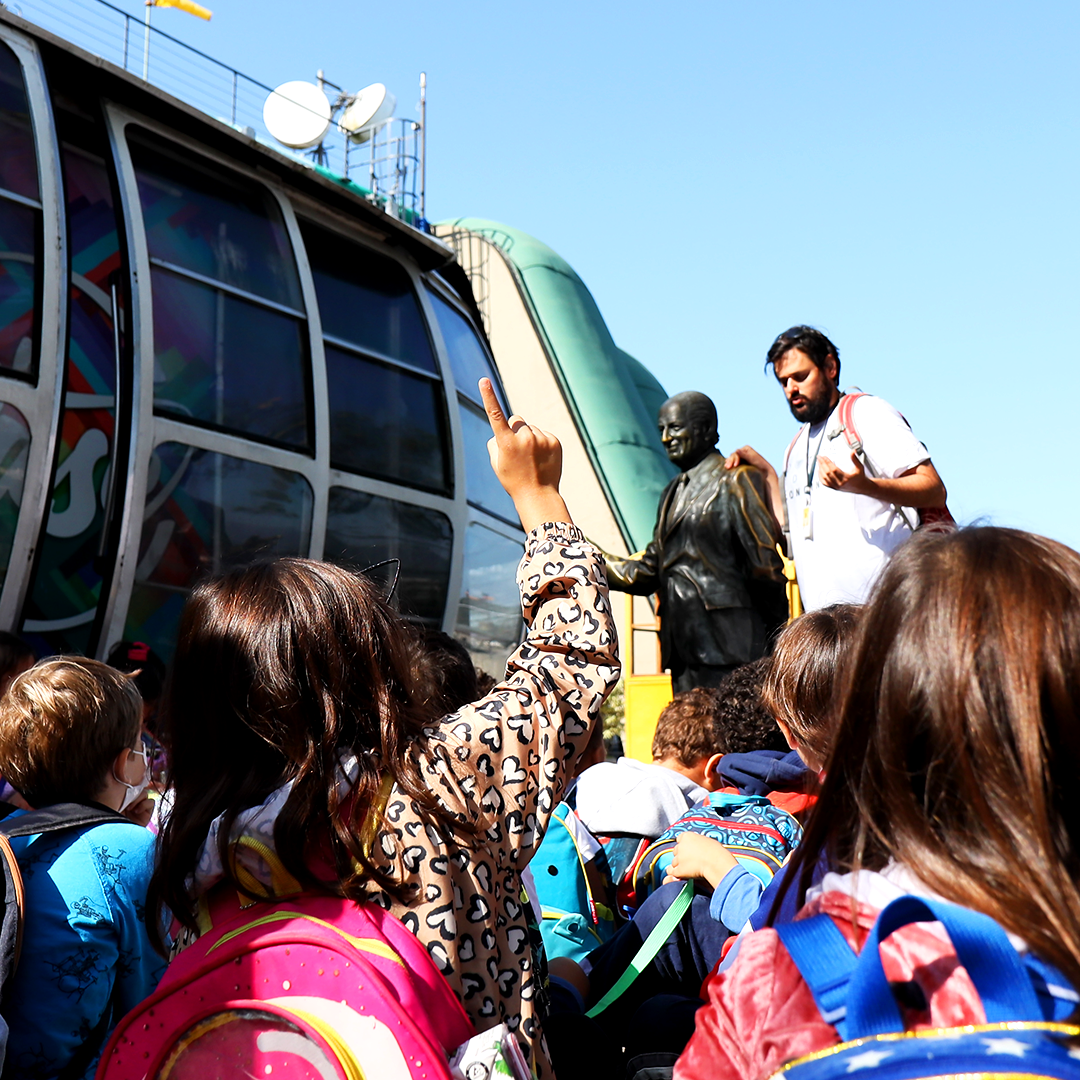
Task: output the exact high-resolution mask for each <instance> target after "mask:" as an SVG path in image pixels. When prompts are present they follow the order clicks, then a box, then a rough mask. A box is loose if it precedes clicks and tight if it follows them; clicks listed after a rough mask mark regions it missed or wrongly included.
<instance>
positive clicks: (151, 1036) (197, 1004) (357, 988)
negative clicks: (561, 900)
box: [96, 886, 475, 1080]
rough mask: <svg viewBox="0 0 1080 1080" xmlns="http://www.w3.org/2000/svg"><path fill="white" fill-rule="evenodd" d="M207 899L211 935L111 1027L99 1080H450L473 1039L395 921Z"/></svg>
mask: <svg viewBox="0 0 1080 1080" xmlns="http://www.w3.org/2000/svg"><path fill="white" fill-rule="evenodd" d="M211 897H212V899H211V903H210V907H209V909H208V917H209V923H210V925H209V926H208V928H207V930H206V932H204V933H203V934H202V936H200V937H199V938H198V940H196V941H195V942H194V943H193V944H192V945H190V946H188V948H186V949H185V950H184V951H183V952H181V953H180V954H179V955H178V956H177V957H176V959H175V960H174V961H173V962H172V963H171V964H170V965H169V968H168V970H167V971H166V973H165V976H164V978H163V979H162V980H161V983H160V984H159V986H158V988H157V990H155V991H154V993H153V994H152V995H151V996H150V997H148V998H147V999H146V1000H145V1001H144V1002H142V1004H140V1005H139V1006H138V1007H137V1008H135V1009H134V1010H133V1011H132V1012H130V1013H129V1014H128V1015H127V1016H125V1017H124V1019H123V1020H121V1021H120V1023H119V1024H118V1025H117V1027H116V1030H115V1031H114V1032H113V1035H112V1038H111V1039H110V1040H109V1043H108V1045H107V1046H106V1047H105V1051H104V1053H103V1054H102V1055H101V1061H100V1063H99V1065H98V1070H97V1077H96V1080H144V1078H145V1080H166V1078H167V1080H209V1078H212V1077H217V1076H246V1077H257V1078H258V1080H363V1078H365V1077H366V1078H368V1080H449V1078H450V1071H449V1068H448V1066H447V1058H448V1055H449V1054H450V1052H452V1051H453V1050H454V1049H455V1048H456V1047H457V1046H458V1045H459V1044H460V1043H463V1042H464V1041H465V1040H466V1039H469V1038H471V1037H472V1036H473V1035H474V1034H475V1031H474V1028H473V1025H472V1023H471V1022H470V1021H469V1019H468V1017H467V1016H466V1015H465V1010H464V1009H463V1008H462V1007H461V1003H460V1002H459V1001H458V999H457V998H456V997H455V996H454V993H453V991H452V990H451V989H450V986H449V984H448V983H447V982H446V980H445V979H444V978H443V976H442V974H441V973H440V972H439V971H438V969H437V968H436V967H435V964H434V963H433V962H432V960H431V958H430V957H429V956H428V954H427V950H426V949H424V947H423V946H422V945H421V944H420V943H419V942H418V941H417V940H416V938H415V937H413V935H412V934H411V933H409V931H408V930H407V929H406V928H405V927H404V926H403V925H402V924H401V923H400V922H399V921H398V920H397V919H395V918H394V917H393V916H392V915H390V914H389V913H388V912H386V911H384V910H383V909H382V908H380V907H377V906H376V905H374V904H357V903H355V902H353V901H351V900H343V899H339V898H337V897H331V896H314V895H311V894H302V895H300V896H296V897H294V898H292V899H287V900H280V901H277V902H274V903H255V904H250V905H249V906H247V907H245V908H241V907H240V901H239V899H238V897H237V894H236V893H235V892H233V891H231V890H229V889H227V888H225V887H224V886H219V887H218V888H217V889H215V890H214V891H213V893H212V894H211ZM204 910H206V909H204Z"/></svg>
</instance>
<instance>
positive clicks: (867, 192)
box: [27, 0, 1080, 547]
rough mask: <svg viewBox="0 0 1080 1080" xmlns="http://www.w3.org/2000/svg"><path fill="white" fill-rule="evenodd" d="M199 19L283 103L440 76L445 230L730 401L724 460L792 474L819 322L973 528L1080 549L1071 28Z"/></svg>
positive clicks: (1074, 39) (966, 12) (438, 181)
mask: <svg viewBox="0 0 1080 1080" xmlns="http://www.w3.org/2000/svg"><path fill="white" fill-rule="evenodd" d="M117 2H118V3H119V5H120V6H123V7H125V8H127V9H128V10H130V11H131V12H132V13H133V14H138V15H139V16H140V17H141V12H142V6H141V4H137V3H135V2H134V0H117ZM206 2H207V3H208V4H209V6H211V7H212V8H213V9H214V19H213V21H212V22H210V23H209V24H207V23H202V22H199V21H198V20H195V19H193V18H191V17H190V16H188V15H185V14H182V13H180V12H177V11H156V12H155V13H154V21H155V25H157V26H160V27H162V28H163V29H168V30H169V31H170V32H171V33H174V34H176V35H177V36H178V37H181V38H182V39H184V40H186V41H188V42H190V43H191V44H193V45H196V46H197V47H199V48H200V49H203V50H204V51H206V52H208V53H210V54H211V55H212V56H216V57H218V58H220V59H223V60H225V61H227V62H228V63H230V64H232V65H234V66H235V67H237V68H239V69H240V70H241V71H244V72H245V73H247V74H249V75H251V76H253V77H254V78H256V79H259V80H260V81H262V82H265V83H268V84H270V85H277V84H278V83H281V82H284V81H286V80H288V79H298V78H309V79H310V78H313V77H314V74H315V71H316V69H317V68H320V67H321V68H323V69H325V71H326V74H327V76H328V77H329V78H331V79H333V80H334V81H335V82H338V83H341V84H344V85H345V86H347V87H348V88H349V89H358V88H359V87H361V86H363V85H366V84H368V83H371V82H374V81H382V82H385V83H387V84H388V86H389V87H390V88H391V90H393V91H394V92H395V93H396V94H397V96H398V101H399V112H405V111H409V107H410V106H411V104H412V103H413V102H414V101H415V100H416V97H417V92H416V83H417V76H418V73H419V72H420V71H421V70H426V71H427V73H428V85H429V114H428V121H429V123H428V130H429V140H428V154H429V167H428V211H429V217H431V218H433V219H436V220H437V219H439V218H443V217H456V216H458V215H464V214H468V215H477V216H482V217H488V218H493V219H496V220H500V221H503V222H505V223H507V224H511V225H514V226H516V227H518V228H521V229H524V230H525V231H527V232H530V233H532V234H533V235H535V236H537V237H538V238H539V239H541V240H543V241H544V242H546V243H547V244H549V245H550V246H551V247H553V248H554V249H555V250H556V251H558V252H559V253H560V254H561V255H563V256H564V257H565V258H566V259H567V260H568V261H569V262H570V263H571V265H573V266H574V267H575V269H576V270H577V271H578V272H579V273H580V275H581V276H582V278H583V279H584V281H585V283H586V284H587V285H588V286H589V288H590V289H591V290H592V292H593V295H594V296H595V297H596V300H597V302H598V303H599V305H600V309H601V311H602V312H603V313H604V316H605V318H606V319H607V322H608V325H609V326H610V328H611V331H612V333H613V335H614V337H615V339H616V341H617V342H618V343H619V344H620V345H621V346H622V347H623V348H624V349H626V350H627V351H629V352H631V353H633V354H634V355H635V356H637V357H638V358H639V359H640V360H641V361H642V362H644V363H645V364H646V365H647V366H648V367H649V368H650V369H651V370H652V371H653V372H654V373H655V374H656V375H657V376H658V378H659V379H660V381H661V382H662V383H663V384H664V386H665V387H666V388H667V389H668V390H669V392H676V391H679V390H685V389H698V390H702V391H704V392H706V393H708V394H710V395H712V396H713V397H714V399H715V400H716V402H717V406H718V409H719V413H720V424H721V447H722V448H723V449H730V448H733V447H735V446H737V445H740V444H742V443H745V442H750V443H752V444H753V445H755V446H756V447H757V448H758V449H759V450H761V451H762V452H763V453H765V454H766V456H768V457H769V458H770V459H771V460H772V461H773V462H774V463H778V462H779V459H780V458H781V457H782V454H783V451H784V448H785V447H786V445H787V442H788V440H789V439H790V437H791V435H792V434H793V433H794V421H792V419H791V417H790V415H789V414H788V412H787V409H786V406H785V404H784V402H783V399H782V396H781V394H780V391H779V389H778V387H777V386H776V384H775V382H774V381H773V380H772V379H771V377H770V376H767V375H766V374H764V373H763V371H762V362H763V360H764V354H765V350H766V349H767V347H768V345H769V343H770V342H771V340H772V339H773V337H774V336H775V335H776V334H777V333H778V332H779V331H780V330H782V329H784V328H785V327H787V326H789V325H791V324H792V323H796V322H809V323H812V324H814V325H817V326H819V327H821V328H822V329H824V330H825V331H826V332H827V333H828V334H829V335H830V337H832V338H833V340H834V341H835V342H836V343H837V345H838V346H839V348H840V352H841V360H842V363H843V378H842V381H843V383H844V384H849V383H857V384H858V385H859V386H861V387H862V388H863V389H864V390H868V391H871V392H874V393H878V394H880V395H882V396H884V397H886V398H887V399H888V400H890V401H891V402H892V403H893V404H894V405H896V406H897V407H898V408H899V409H901V411H902V412H904V413H905V415H906V416H907V417H908V419H909V420H910V421H911V423H912V425H913V427H914V429H915V431H916V433H917V434H918V435H919V436H920V438H922V439H923V440H924V441H925V442H926V443H927V445H928V446H929V448H930V451H931V453H932V455H933V458H934V461H935V463H936V465H937V466H938V469H939V471H940V473H941V474H942V477H943V478H944V480H945V482H946V484H947V486H948V488H949V493H950V505H951V507H952V508H953V511H954V513H955V514H956V516H957V517H958V518H960V519H961V520H964V521H971V520H976V519H979V520H984V521H991V522H994V523H997V524H1006V525H1016V526H1020V527H1023V528H1029V529H1033V530H1036V531H1039V532H1043V533H1045V534H1047V535H1049V536H1053V537H1055V538H1058V539H1060V540H1064V541H1065V542H1067V543H1069V544H1071V545H1072V546H1074V547H1080V512H1078V510H1077V506H1076V504H1075V503H1073V502H1072V498H1071V497H1070V494H1069V492H1070V489H1069V487H1068V485H1067V484H1066V483H1065V477H1066V473H1067V468H1066V466H1067V462H1068V460H1069V457H1070V455H1071V452H1072V451H1073V443H1072V439H1071V434H1072V432H1073V431H1074V430H1075V428H1076V427H1077V420H1076V411H1077V410H1076V407H1075V403H1074V401H1073V399H1072V398H1070V396H1069V395H1070V393H1071V391H1070V390H1069V386H1070V385H1071V381H1072V379H1071V376H1069V374H1068V373H1069V371H1070V370H1071V368H1070V363H1071V361H1070V360H1069V355H1071V354H1072V352H1073V349H1074V348H1075V345H1074V344H1073V342H1074V340H1075V339H1074V338H1073V336H1072V330H1073V329H1074V327H1075V326H1076V317H1077V285H1078V281H1077V254H1076V252H1077V246H1078V245H1077V240H1078V231H1080V228H1078V226H1080V214H1078V210H1077V203H1078V200H1077V193H1076V189H1077V186H1078V184H1077V178H1078V177H1080V150H1078V141H1077V89H1078V87H1077V78H1078V77H1077V72H1078V71H1080V63H1078V59H1080V58H1078V56H1077V53H1078V51H1080V45H1078V42H1080V6H1078V5H1076V4H1066V3H1040V2H1034V3H1030V4H1026V5H1020V4H1017V3H1009V4H1005V3H1000V2H993V0H990V2H986V0H984V2H982V3H978V4H976V3H970V2H955V0H954V2H950V3H948V4H941V3H940V2H937V3H926V2H922V0H908V2H907V3H905V4H903V5H901V4H884V3H868V2H866V0H861V2H831V3H830V2H818V3H814V4H807V3H805V2H804V3H794V2H790V0H771V2H770V3H768V4H760V3H758V4H752V3H746V2H742V3H730V2H713V3H675V4H669V5H656V4H643V3H635V2H629V3H619V4H615V3H595V2H589V0H577V2H570V0H548V2H546V3H544V4H542V5H531V4H530V5H525V4H507V3H505V2H502V3H494V2H489V0H472V2H471V3H469V4H448V3H438V4H436V3H430V2H423V0H419V2H415V3H412V4H410V5H397V4H394V5H390V4H382V5H379V4H351V5H346V4H343V3H338V2H334V3H327V2H322V3H315V4H310V3H309V4H307V5H304V4H296V3H284V2H282V0H266V2H263V3H254V2H251V0H206ZM27 15H28V16H30V17H33V16H32V14H31V10H30V3H29V2H28V3H27ZM1062 363H1064V364H1065V371H1066V376H1067V378H1066V381H1065V383H1064V384H1063V385H1061V386H1058V384H1057V377H1056V372H1057V371H1058V370H1059V367H1060V365H1061V364H1062ZM1078 377H1080V376H1078Z"/></svg>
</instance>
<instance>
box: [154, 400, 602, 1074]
mask: <svg viewBox="0 0 1080 1080" xmlns="http://www.w3.org/2000/svg"><path fill="white" fill-rule="evenodd" d="M480 387H481V391H482V393H483V397H484V402H485V405H486V407H487V411H488V416H489V418H490V421H491V426H492V430H493V437H492V439H491V441H490V442H489V444H488V449H489V452H490V455H491V462H492V467H493V468H494V470H495V473H496V475H497V476H498V477H499V480H500V481H501V482H502V484H503V486H504V487H505V488H506V490H507V492H508V493H509V494H510V496H511V497H512V498H513V500H514V505H515V507H516V508H517V512H518V514H519V516H520V518H521V523H522V526H523V528H524V529H525V531H526V533H527V538H526V541H525V555H524V558H523V559H522V562H521V566H520V568H519V571H518V583H519V586H520V589H521V599H522V614H523V617H524V619H525V623H526V626H527V634H526V637H525V640H524V642H523V643H522V644H521V645H520V646H519V647H518V649H517V650H516V651H515V652H514V653H513V654H512V655H511V656H510V658H509V660H508V662H507V669H506V674H505V676H504V678H503V680H502V681H501V682H499V683H498V684H497V685H496V686H495V688H494V689H493V690H492V691H491V692H490V693H489V694H488V695H487V696H486V697H485V698H483V699H482V700H480V701H478V702H476V703H475V704H473V705H468V706H466V707H465V708H463V709H461V710H459V711H458V712H457V713H454V714H452V715H451V716H448V717H444V718H441V719H440V718H437V717H431V716H430V715H425V713H424V711H423V709H422V707H421V705H420V704H419V700H418V697H417V694H416V687H415V684H414V676H413V674H412V670H411V666H410V655H411V654H410V652H409V650H408V649H407V647H406V642H407V635H408V628H407V627H406V626H405V625H404V624H403V622H402V620H401V619H400V618H399V616H398V615H396V614H395V613H394V612H393V611H392V610H391V608H390V607H389V606H388V604H387V603H386V602H385V600H384V599H383V597H382V595H381V593H380V590H379V588H378V587H377V586H376V585H375V584H373V583H372V582H370V581H369V580H367V579H366V578H364V577H363V576H362V575H359V574H355V573H351V572H349V571H347V570H344V569H341V568H340V567H337V566H332V565H330V564H328V563H319V562H312V561H309V560H305V559H279V560H276V561H274V562H271V563H266V564H263V565H260V566H255V567H251V568H247V569H242V570H236V571H233V572H232V573H228V574H225V575H223V576H221V577H218V578H214V579H212V580H209V581H207V582H205V583H204V584H202V585H201V586H199V587H198V588H197V589H196V590H195V592H194V593H193V595H192V597H191V599H190V601H189V602H188V605H187V607H186V608H185V611H184V615H183V618H182V620H181V626H180V634H179V643H178V646H177V652H176V659H175V667H174V672H173V677H172V680H171V686H170V690H169V692H168V695H167V699H166V707H165V717H164V727H165V738H166V741H167V744H168V745H169V749H170V753H171V758H170V761H171V768H172V780H173V783H174V785H175V792H176V799H175V805H174V808H173V811H172V813H171V815H170V817H169V820H168V822H167V823H166V825H165V827H164V829H163V831H162V834H161V852H160V860H159V864H158V869H157V871H156V874H155V876H154V880H153V883H152V887H151V894H150V899H151V902H152V903H153V905H154V910H155V911H159V910H161V909H162V908H163V907H168V908H170V909H171V910H172V911H173V912H174V913H175V914H176V917H177V918H178V919H179V921H180V922H181V923H182V924H183V925H184V927H185V928H186V929H187V931H188V932H189V933H196V932H197V911H196V905H197V902H198V900H199V898H200V897H201V896H204V895H205V894H206V893H207V891H208V890H211V889H213V888H214V887H215V886H217V885H218V884H219V883H223V882H224V883H226V886H227V887H231V888H232V889H234V890H235V889H238V890H240V891H242V892H243V893H245V894H247V895H251V896H254V897H256V898H269V897H272V896H273V895H275V890H276V889H279V888H280V886H279V884H278V883H277V882H275V881H274V880H273V877H272V874H271V866H272V864H273V863H274V862H275V861H277V860H279V861H280V863H281V864H282V865H283V866H284V869H285V870H286V871H287V872H288V875H289V876H291V878H293V879H295V883H297V884H298V885H299V886H302V887H303V888H304V889H309V890H321V891H326V892H331V893H337V894H339V895H340V894H343V895H345V896H348V897H351V898H354V899H356V900H369V901H372V902H374V903H377V904H380V905H382V906H383V907H385V908H388V909H389V910H390V911H391V912H393V913H394V914H395V915H397V916H398V917H399V918H400V919H401V920H402V921H403V922H404V923H405V925H406V926H408V927H409V929H410V930H411V931H412V932H413V933H414V934H416V936H417V937H418V938H419V939H420V940H421V941H422V942H423V943H424V944H425V945H426V946H427V949H428V952H429V953H430V955H431V956H432V958H433V959H434V960H435V962H436V964H437V966H438V967H439V969H440V970H441V971H442V972H443V974H444V975H445V976H446V978H447V979H448V980H449V982H450V985H451V987H452V988H453V989H454V991H455V992H456V993H457V994H458V996H459V997H460V998H461V1000H462V1002H463V1004H464V1006H465V1009H466V1011H467V1013H468V1014H469V1016H470V1018H471V1019H472V1020H473V1022H474V1023H475V1024H476V1026H477V1028H478V1029H480V1030H484V1029H485V1028H489V1027H492V1026H494V1025H497V1024H499V1023H500V1022H504V1021H505V1022H506V1023H507V1024H508V1026H509V1027H510V1028H511V1029H512V1030H515V1031H517V1033H518V1034H519V1036H520V1037H521V1039H522V1041H523V1043H524V1045H525V1047H526V1049H527V1050H531V1052H532V1055H533V1064H534V1065H535V1067H536V1070H537V1073H538V1075H539V1076H540V1077H545V1076H550V1075H551V1068H550V1064H549V1062H548V1060H547V1055H546V1050H545V1047H544V1043H543V1038H542V1033H541V1030H540V1023H539V1019H540V1018H539V1016H538V1012H539V1011H540V1007H541V1004H542V1001H543V996H544V987H543V986H542V979H541V977H540V975H539V973H538V972H537V969H536V960H535V956H534V953H533V950H532V946H531V944H530V936H529V927H528V926H527V922H526V912H525V906H524V903H523V898H522V886H521V877H520V875H521V871H522V870H523V869H524V868H525V866H526V865H527V864H528V862H529V859H530V858H531V857H532V855H533V853H534V851H535V849H536V846H537V845H538V843H539V841H540V837H541V835H542V833H543V830H544V826H545V824H546V822H547V818H548V816H549V815H550V813H551V810H552V809H553V807H554V806H555V805H556V804H557V803H558V802H559V799H560V797H561V794H562V791H563V788H564V786H565V784H566V781H567V778H568V776H569V775H571V773H572V770H573V766H574V763H575V761H576V759H577V757H578V755H579V753H581V751H582V750H584V748H585V746H586V745H587V743H588V741H589V735H590V732H591V730H592V727H593V725H594V724H597V723H599V722H600V719H599V716H600V705H601V703H602V702H603V700H604V698H605V697H606V695H607V693H608V692H609V691H610V690H611V688H612V687H613V686H614V684H615V682H616V680H617V678H618V675H619V661H618V656H617V648H616V638H615V628H614V625H613V622H612V618H611V611H610V607H609V604H608V597H607V586H606V583H605V580H604V572H603V562H602V560H601V559H600V558H599V556H598V555H597V553H596V551H595V549H594V548H593V547H592V546H591V545H590V544H589V543H588V542H587V541H586V540H585V538H584V536H583V535H582V534H581V532H580V531H579V530H578V529H577V528H576V527H575V526H574V524H573V523H572V521H571V519H570V515H569V513H568V512H567V509H566V504H565V503H564V502H563V500H562V497H561V496H560V494H559V488H558V484H559V477H560V472H561V461H562V451H561V447H560V446H559V442H558V440H557V439H556V438H555V437H554V436H552V435H549V434H547V433H545V432H543V431H540V430H539V429H537V428H535V427H531V426H530V425H528V424H527V423H525V421H524V420H522V419H521V418H520V417H517V416H512V417H510V418H509V419H507V418H506V417H505V416H504V415H503V413H502V411H501V409H500V408H499V405H498V402H497V399H496V397H495V395H494V392H493V390H492V387H491V384H490V382H489V381H488V380H486V379H484V380H481V383H480ZM241 840H244V841H245V842H243V843H241V842H240V841H241ZM252 841H254V842H252ZM260 850H263V851H265V850H269V852H270V853H271V856H272V857H271V858H270V860H269V861H268V860H267V859H264V858H262V857H261V856H260V854H259V852H260Z"/></svg>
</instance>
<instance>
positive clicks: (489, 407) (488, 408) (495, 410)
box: [479, 378, 510, 435]
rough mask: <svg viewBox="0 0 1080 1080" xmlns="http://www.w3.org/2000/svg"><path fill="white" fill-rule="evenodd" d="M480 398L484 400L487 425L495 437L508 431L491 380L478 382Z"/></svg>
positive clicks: (507, 425)
mask: <svg viewBox="0 0 1080 1080" xmlns="http://www.w3.org/2000/svg"><path fill="white" fill-rule="evenodd" d="M479 385H480V396H481V397H482V398H483V399H484V411H485V412H486V413H487V417H488V423H489V424H491V430H492V431H493V432H494V433H495V434H496V435H501V434H502V433H503V432H504V431H509V430H510V425H509V424H508V423H507V422H506V416H505V414H504V413H503V411H502V406H501V405H500V404H499V399H498V398H497V397H496V396H495V387H493V386H492V385H491V380H490V379H488V378H483V379H481V380H480V384H479Z"/></svg>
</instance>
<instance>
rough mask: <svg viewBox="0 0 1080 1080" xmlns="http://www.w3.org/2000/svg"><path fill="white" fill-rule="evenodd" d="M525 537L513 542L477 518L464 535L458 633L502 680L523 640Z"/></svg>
mask: <svg viewBox="0 0 1080 1080" xmlns="http://www.w3.org/2000/svg"><path fill="white" fill-rule="evenodd" d="M523 552H524V546H523V540H517V541H515V540H509V539H507V538H506V537H505V536H501V535H500V534H499V533H497V532H495V531H494V530H492V529H489V528H487V527H486V526H484V525H481V524H479V523H478V522H475V521H474V522H472V523H471V524H470V525H469V528H468V530H467V532H466V533H465V565H464V568H463V571H462V579H461V603H460V604H459V606H458V616H457V627H456V629H455V634H456V636H457V637H458V638H460V639H461V640H462V641H463V642H464V643H465V645H466V646H467V647H468V649H469V652H470V653H472V655H473V659H474V660H475V661H476V663H477V664H478V665H479V666H480V667H482V668H483V669H484V670H485V671H486V672H488V674H490V675H492V676H494V677H495V678H496V679H501V678H502V676H503V673H504V672H505V670H506V658H507V657H508V656H509V655H510V653H511V652H513V650H514V649H515V648H517V646H518V643H519V642H520V641H521V634H522V629H523V625H524V624H523V623H522V620H521V597H520V595H519V593H518V587H517V569H518V563H520V562H521V556H522V554H523Z"/></svg>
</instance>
